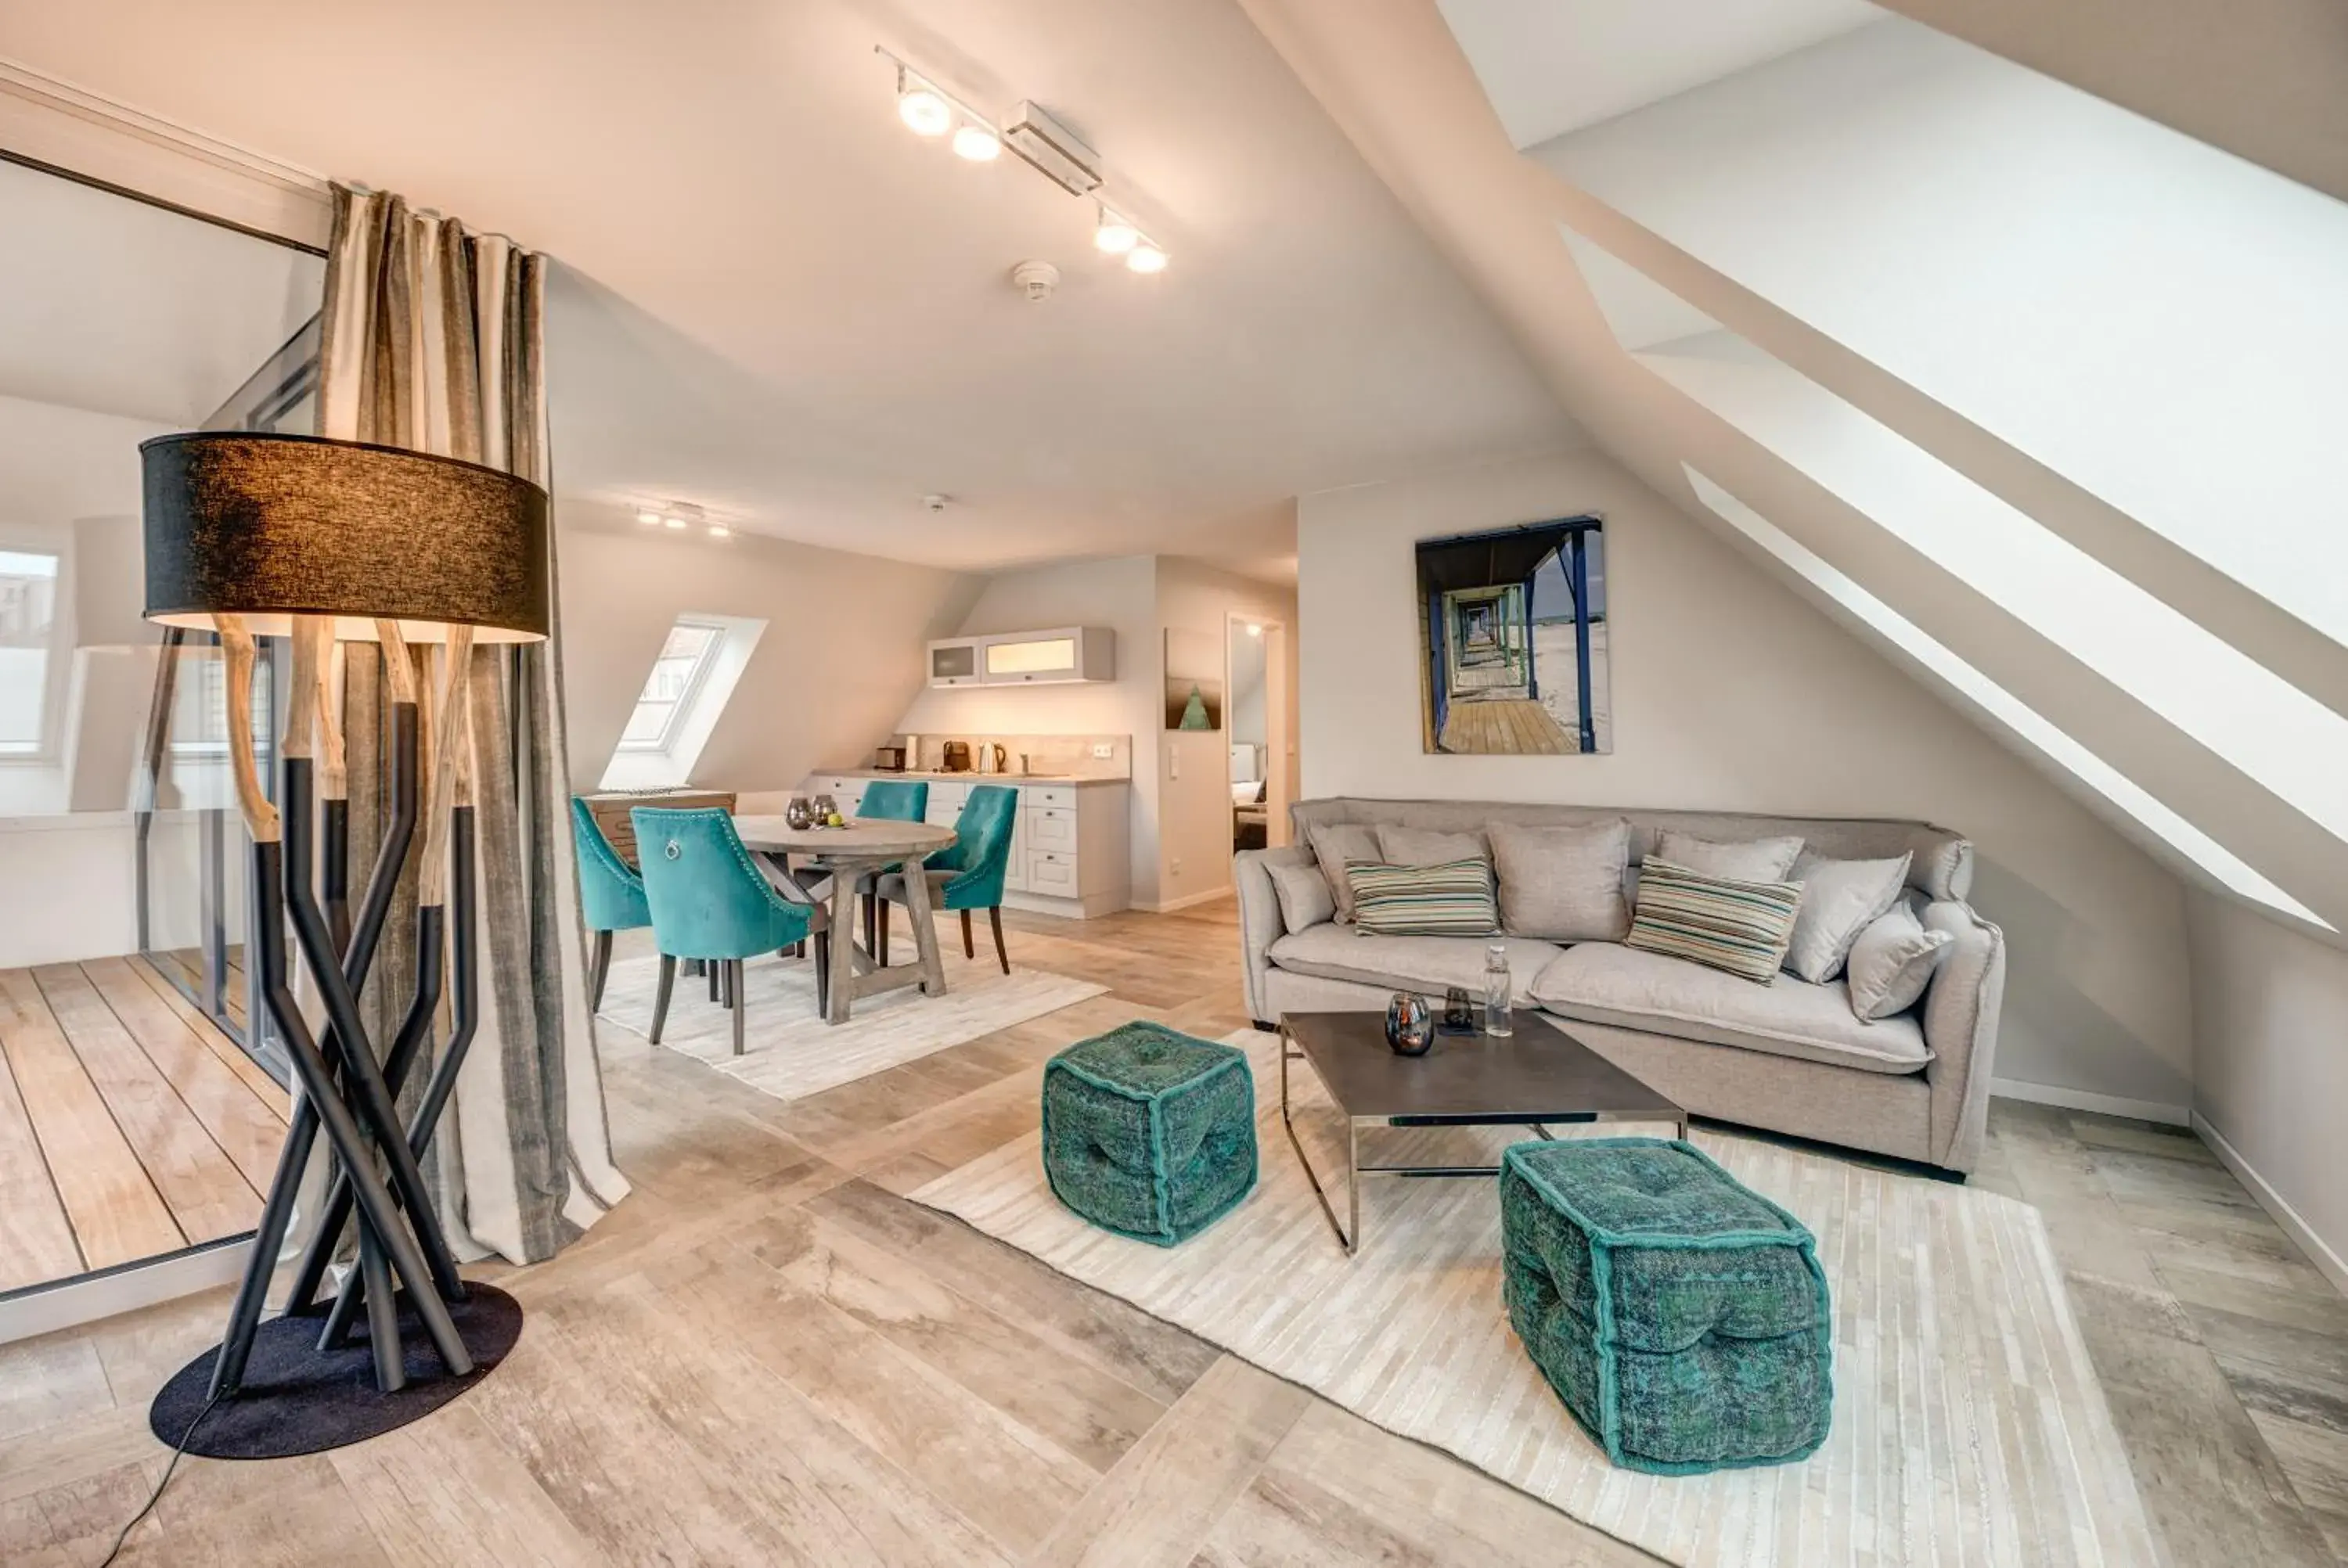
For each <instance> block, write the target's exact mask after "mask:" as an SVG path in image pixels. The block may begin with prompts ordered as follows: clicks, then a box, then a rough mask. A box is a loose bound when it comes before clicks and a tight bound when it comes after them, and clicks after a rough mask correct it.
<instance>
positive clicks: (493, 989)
mask: <svg viewBox="0 0 2348 1568" xmlns="http://www.w3.org/2000/svg"><path fill="white" fill-rule="evenodd" d="M334 199H335V226H334V238H333V241H332V243H331V246H330V248H329V251H328V255H327V261H326V302H325V312H324V320H323V322H322V323H321V325H322V328H323V336H322V346H321V351H320V365H319V389H318V426H317V427H318V433H319V434H320V435H322V436H335V437H337V438H340V439H343V440H354V441H372V442H377V443H380V444H382V445H385V446H404V447H408V448H411V449H413V450H416V451H421V452H432V453H437V454H439V455H441V456H449V457H461V458H464V459H466V460H468V461H469V462H475V463H481V464H485V465H487V466H491V467H496V468H502V469H506V470H508V471H509V472H511V473H516V474H520V475H522V476H523V477H527V478H530V479H531V480H534V481H536V482H537V483H538V484H539V485H541V486H544V487H548V488H550V489H551V487H552V469H551V463H550V461H549V454H548V450H547V434H546V432H547V425H546V395H545V391H546V379H545V343H544V317H543V305H542V302H543V298H544V292H545V291H544V283H545V261H544V260H543V258H541V257H540V256H538V255H536V254H535V253H533V252H531V251H525V250H522V249H521V248H520V247H519V246H517V245H515V244H514V243H513V242H512V241H510V240H507V239H505V238H504V237H503V236H501V235H495V234H472V233H469V232H468V231H466V229H465V227H464V225H463V224H461V223H459V222H458V221H457V220H455V219H453V218H443V217H440V216H438V215H437V214H434V213H429V212H412V211H410V210H408V207H407V203H406V202H405V201H403V200H400V199H399V198H398V197H396V196H388V195H385V194H383V193H381V192H376V191H366V190H356V189H354V188H351V187H347V186H343V185H337V186H336V187H335V193H334ZM547 563H548V569H549V570H550V571H551V570H553V569H554V549H553V547H552V541H551V540H550V541H549V548H548V552H547ZM561 650H562V633H561V625H560V623H559V620H558V623H557V625H556V627H555V630H554V635H553V636H552V637H551V639H550V640H549V641H545V642H543V643H535V644H526V645H522V646H520V647H497V648H477V649H475V650H474V652H473V655H472V661H471V667H470V669H469V671H468V672H467V674H468V678H469V680H470V682H471V685H472V701H473V723H472V733H471V736H470V740H469V743H470V745H471V747H472V751H473V759H474V764H475V766H474V770H473V776H474V778H475V779H476V780H478V781H479V783H478V784H477V786H476V794H475V801H476V807H477V809H476V813H475V815H476V818H477V832H478V844H479V897H478V899H477V921H476V931H477V951H478V953H479V960H480V969H481V1023H480V1030H479V1033H478V1034H477V1035H476V1037H475V1039H474V1041H473V1046H472V1050H471V1052H470V1054H469V1056H468V1057H467V1058H466V1061H465V1065H464V1069H463V1071H461V1073H460V1074H459V1075H458V1082H457V1091H456V1095H455V1097H454V1099H453V1101H452V1102H451V1103H450V1105H449V1108H448V1113H447V1115H446V1117H445V1118H444V1119H443V1121H442V1122H441V1123H440V1128H439V1132H438V1136H437V1137H436V1138H435V1140H434V1143H433V1147H432V1151H431V1158H429V1159H428V1160H427V1162H426V1166H425V1173H426V1176H427V1180H429V1181H431V1182H433V1183H434V1184H435V1185H436V1187H437V1190H438V1195H439V1201H440V1207H441V1211H442V1218H443V1220H444V1221H445V1222H446V1224H447V1226H448V1237H449V1242H450V1245H452V1246H453V1247H455V1248H456V1250H457V1252H458V1256H459V1257H482V1256H487V1255H490V1254H495V1255H499V1256H502V1257H505V1258H507V1259H510V1261H512V1262H515V1263H530V1262H535V1261H537V1260H538V1259H541V1258H545V1257H551V1256H552V1255H554V1254H555V1253H557V1252H559V1251H561V1248H562V1247H563V1246H564V1245H567V1244H568V1243H569V1242H570V1241H571V1240H572V1238H573V1237H575V1236H577V1235H579V1234H580V1233H581V1232H582V1231H583V1230H585V1229H586V1228H587V1227H588V1226H589V1225H593V1224H594V1223H595V1221H596V1220H597V1219H598V1218H600V1217H601V1216H602V1214H604V1213H605V1212H606V1211H607V1210H608V1209H610V1208H611V1206H612V1205H613V1204H616V1203H618V1202H619V1201H620V1199H621V1198H623V1197H624V1196H625V1195H626V1194H627V1191H628V1184H627V1182H626V1180H625V1179H624V1178H623V1177H622V1176H621V1174H620V1173H619V1172H618V1170H617V1169H615V1168H614V1167H613V1164H612V1158H611V1135H610V1129H609V1126H608V1124H607V1122H606V1121H605V1117H604V1110H603V1086H602V1074H601V1072H600V1070H599V1068H598V1064H597V1061H596V1056H595V1042H594V1034H593V1022H592V1018H591V1016H590V1014H589V1012H588V1009H587V1000H586V999H587V992H586V979H585V958H584V949H583V947H582V934H581V926H580V917H579V896H578V886H577V880H576V876H577V873H576V863H575V862H574V861H573V860H572V845H571V815H570V811H569V809H568V801H567V797H568V795H569V794H570V782H569V778H568V776H567V772H568V770H567V768H566V765H565V763H564V754H565V753H564V750H563V714H562V683H561ZM416 656H417V665H418V670H417V673H418V679H419V682H420V683H422V684H424V686H425V688H426V689H427V691H428V690H429V677H430V675H431V673H432V661H431V659H430V657H429V655H428V652H427V650H424V649H420V648H419V649H417V651H416ZM381 658H382V655H381V653H380V651H379V650H378V649H377V648H376V646H375V645H374V644H370V643H354V644H348V645H346V646H345V658H344V661H343V666H344V671H343V685H342V700H343V716H342V723H343V727H344V732H345V743H346V744H347V746H348V750H349V760H350V775H351V788H350V793H351V806H350V821H351V880H352V882H353V884H354V897H355V895H356V889H357V886H358V885H360V884H363V883H364V882H365V881H366V874H367V869H368V867H369V866H371V865H372V864H373V861H374V856H375V852H376V845H377V843H378V842H379V841H380V839H381V836H382V832H383V816H384V814H385V809H386V804H387V799H386V789H387V784H388V781H387V779H386V776H385V773H384V769H385V766H386V739H387V726H388V703H387V702H386V701H385V699H384V695H383V693H384V682H383V679H382V664H381ZM426 733H427V735H428V734H429V733H430V726H429V723H428V722H427V725H426ZM427 767H428V764H427ZM421 844H422V838H421V835H419V836H418V839H417V845H418V849H419V851H420V847H421ZM420 857H421V856H420V853H417V854H411V855H410V856H409V869H408V872H407V877H406V882H405V886H403V887H402V888H401V891H400V897H399V898H398V900H397V901H396V903H395V904H394V906H393V908H392V913H391V917H390V919H389V921H388V923H387V924H386V928H385V934H384V942H383V946H382V948H381V949H380V950H379V952H378V956H377V958H376V964H375V969H374V973H373V977H372V978H371V979H370V980H369V982H368V985H367V989H366V997H365V999H364V1009H365V1015H366V1022H367V1025H368V1032H369V1034H370V1035H371V1036H372V1037H373V1039H374V1040H375V1043H376V1050H377V1051H378V1052H380V1051H382V1050H385V1049H386V1047H387V1046H388V1044H389V1042H390V1040H391V1038H392V1035H393V1033H394V1032H395V1031H396V1029H397V1026H398V1020H399V1018H400V1016H401V1014H402V1012H403V1011H404V1010H405V1008H406V1006H407V999H408V998H409V997H410V996H412V995H413V994H414V989H413V977H414V973H415V966H416V954H415V950H414V947H415V909H416V897H415V880H416V875H415V866H416V864H417V861H418V860H419V859H420ZM452 913H453V912H452ZM453 986H454V977H453V975H452V976H451V977H450V988H451V990H453ZM444 1014H445V1008H444ZM447 1032H448V1031H447V1030H446V1028H445V1027H443V1028H442V1029H441V1030H438V1031H436V1042H437V1041H438V1040H446V1038H447ZM430 1068H431V1063H430V1062H429V1061H426V1062H422V1063H420V1064H419V1065H418V1066H417V1068H416V1069H415V1070H414V1071H412V1072H411V1073H410V1074H409V1075H408V1081H407V1090H406V1092H405V1093H404V1095H403V1100H404V1101H406V1102H407V1103H405V1104H403V1106H402V1110H403V1112H406V1111H408V1110H411V1109H412V1108H413V1102H414V1100H415V1097H416V1096H417V1093H418V1092H419V1091H421V1088H422V1086H423V1084H424V1082H425V1081H426V1080H427V1078H428V1077H429V1075H430ZM305 1206H306V1205H305Z"/></svg>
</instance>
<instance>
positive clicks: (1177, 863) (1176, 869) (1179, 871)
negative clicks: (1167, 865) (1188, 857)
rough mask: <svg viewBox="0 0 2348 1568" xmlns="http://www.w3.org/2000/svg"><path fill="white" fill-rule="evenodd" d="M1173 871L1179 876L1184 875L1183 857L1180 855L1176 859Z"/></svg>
mask: <svg viewBox="0 0 2348 1568" xmlns="http://www.w3.org/2000/svg"><path fill="white" fill-rule="evenodd" d="M1173 871H1174V875H1175V876H1181V875H1182V857H1181V856H1179V855H1178V856H1175V857H1174V865H1173Z"/></svg>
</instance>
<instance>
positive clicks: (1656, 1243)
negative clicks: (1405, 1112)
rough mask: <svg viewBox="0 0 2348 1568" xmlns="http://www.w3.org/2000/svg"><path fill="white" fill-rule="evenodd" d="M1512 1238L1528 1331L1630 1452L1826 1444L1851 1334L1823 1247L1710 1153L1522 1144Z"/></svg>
mask: <svg viewBox="0 0 2348 1568" xmlns="http://www.w3.org/2000/svg"><path fill="white" fill-rule="evenodd" d="M1500 1240H1501V1250H1502V1254H1503V1258H1502V1267H1503V1273H1502V1286H1501V1289H1502V1294H1503V1296H1504V1298H1505V1300H1506V1301H1507V1303H1508V1308H1509V1323H1510V1324H1511V1325H1512V1326H1514V1327H1515V1328H1516V1331H1517V1337H1518V1338H1519V1340H1520V1341H1522V1342H1523V1344H1524V1347H1525V1350H1526V1353H1527V1354H1529V1356H1531V1357H1532V1358H1533V1364H1534V1365H1535V1366H1537V1367H1539V1368H1540V1371H1541V1376H1542V1377H1544V1378H1548V1379H1549V1385H1550V1388H1552V1389H1556V1390H1557V1394H1558V1398H1560V1399H1562V1400H1564V1401H1565V1408H1566V1409H1568V1410H1569V1411H1570V1412H1571V1413H1572V1415H1573V1419H1575V1420H1577V1421H1579V1422H1581V1425H1582V1427H1583V1428H1584V1429H1585V1430H1588V1431H1589V1433H1590V1435H1591V1437H1593V1438H1595V1439H1597V1440H1598V1441H1599V1442H1600V1443H1601V1444H1603V1445H1604V1447H1605V1450H1606V1455H1607V1457H1608V1458H1609V1459H1612V1460H1613V1461H1614V1462H1615V1463H1616V1464H1619V1465H1622V1466H1623V1467H1625V1468H1626V1469H1630V1470H1636V1471H1646V1472H1648V1473H1650V1474H1653V1475H1693V1474H1697V1473H1700V1472H1702V1471H1713V1470H1731V1469H1735V1468H1738V1467H1741V1466H1746V1465H1762V1464H1783V1463H1785V1462H1787V1460H1797V1459H1805V1458H1807V1457H1808V1456H1809V1455H1810V1454H1812V1453H1815V1452H1816V1451H1817V1450H1818V1445H1819V1444H1820V1443H1822V1442H1824V1441H1826V1437H1827V1424H1828V1419H1830V1417H1831V1414H1832V1405H1833V1402H1834V1377H1833V1368H1834V1332H1833V1321H1832V1317H1831V1316H1830V1314H1829V1312H1828V1301H1827V1280H1826V1275H1825V1273H1824V1271H1822V1270H1821V1269H1820V1268H1819V1267H1818V1244H1817V1242H1816V1241H1815V1240H1814V1239H1813V1238H1812V1237H1811V1235H1810V1233H1809V1232H1808V1231H1807V1230H1806V1229H1804V1228H1803V1226H1802V1225H1801V1222H1799V1221H1798V1220H1797V1219H1795V1218H1794V1216H1793V1215H1791V1214H1787V1212H1786V1211H1785V1210H1783V1209H1781V1208H1779V1207H1778V1206H1777V1205H1776V1204H1773V1203H1771V1202H1769V1200H1767V1199H1766V1198H1764V1197H1762V1196H1761V1195H1760V1194H1757V1193H1755V1192H1752V1191H1750V1190H1749V1189H1747V1188H1746V1187H1745V1186H1744V1185H1743V1184H1740V1183H1738V1182H1737V1180H1736V1179H1735V1177H1734V1176H1731V1175H1730V1174H1729V1173H1727V1172H1725V1171H1724V1170H1722V1169H1721V1168H1720V1167H1719V1166H1718V1165H1716V1164H1715V1163H1713V1162H1712V1161H1711V1160H1710V1159H1709V1158H1707V1157H1706V1156H1705V1155H1704V1153H1702V1152H1701V1151H1699V1150H1697V1149H1694V1148H1692V1147H1691V1146H1689V1145H1688V1144H1686V1143H1677V1142H1673V1141H1671V1140H1668V1139H1660V1138H1587V1139H1583V1138H1570V1139H1562V1140H1560V1141H1558V1142H1556V1143H1519V1144H1517V1145H1516V1146H1515V1147H1513V1148H1511V1149H1510V1150H1509V1152H1508V1153H1507V1155H1506V1156H1505V1157H1504V1158H1503V1159H1502V1161H1501V1165H1500Z"/></svg>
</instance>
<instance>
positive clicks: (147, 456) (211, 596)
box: [139, 431, 551, 642]
mask: <svg viewBox="0 0 2348 1568" xmlns="http://www.w3.org/2000/svg"><path fill="white" fill-rule="evenodd" d="M139 458H140V461H141V463H142V465H143V466H144V468H145V474H146V507H145V511H146V535H147V538H146V543H147V619H148V620H154V621H160V622H161V623H162V624H164V625H167V626H191V627H196V628H200V629H202V630H211V627H212V625H213V621H212V618H213V617H214V616H215V615H242V616H243V617H245V619H246V623H247V625H248V626H249V627H250V629H251V630H252V631H253V632H254V633H256V634H258V635H269V634H273V633H274V634H281V635H282V634H283V633H284V632H285V631H286V630H288V629H289V628H290V625H291V621H290V620H289V619H288V618H289V617H291V616H294V615H333V616H339V617H344V618H345V632H346V634H349V635H355V636H371V635H372V634H373V633H372V631H371V630H368V628H369V626H370V624H371V620H372V618H376V617H382V618H386V619H391V620H402V621H408V622H418V623H424V624H423V625H420V626H417V628H416V629H415V630H414V631H413V632H411V635H430V633H429V632H427V631H426V630H425V627H427V626H431V625H434V624H436V623H437V624H438V625H454V626H470V627H472V628H473V629H474V637H475V639H476V641H482V642H534V641H539V640H540V639H541V638H543V637H545V636H546V635H547V633H548V630H549V624H550V619H551V618H550V606H549V602H548V600H549V596H550V593H551V585H550V583H549V580H548V576H549V574H548V571H547V538H546V528H547V500H546V492H545V491H544V490H541V489H540V488H539V487H537V486H536V485H533V484H531V483H530V481H529V480H527V479H523V478H520V477H517V476H515V475H512V474H508V473H504V472H501V471H500V470H499V469H496V468H485V467H483V466H480V465H479V464H478V463H466V462H460V461H458V459H456V458H454V457H436V456H432V455H430V454H428V453H424V452H410V451H407V449H405V448H404V447H398V446H370V445H367V444H365V443H362V442H356V441H330V440H326V439H324V437H321V436H274V435H263V434H257V433H253V432H249V431H201V432H198V433H195V434H192V435H186V436H157V437H156V438H155V439H153V440H151V441H146V442H141V443H140V444H139Z"/></svg>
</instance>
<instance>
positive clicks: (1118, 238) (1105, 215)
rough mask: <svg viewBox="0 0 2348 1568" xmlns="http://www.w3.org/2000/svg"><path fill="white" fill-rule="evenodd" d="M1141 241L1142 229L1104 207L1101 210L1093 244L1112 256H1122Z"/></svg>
mask: <svg viewBox="0 0 2348 1568" xmlns="http://www.w3.org/2000/svg"><path fill="white" fill-rule="evenodd" d="M1139 243H1141V231H1140V230H1138V229H1137V228H1135V227H1134V226H1133V225H1132V224H1131V223H1129V222H1128V221H1127V220H1125V219H1122V218H1120V217H1118V216H1117V214H1116V213H1114V212H1112V211H1110V210H1108V209H1107V208H1106V207H1104V208H1102V209H1101V210H1100V226H1099V227H1098V228H1097V229H1095V230H1094V231H1093V244H1094V245H1095V246H1096V247H1097V248H1098V249H1100V250H1102V251H1107V252H1108V254H1110V255H1112V256H1122V255H1124V254H1125V253H1126V252H1127V251H1130V250H1132V249H1133V248H1134V247H1135V246H1136V245H1138V244H1139Z"/></svg>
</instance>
